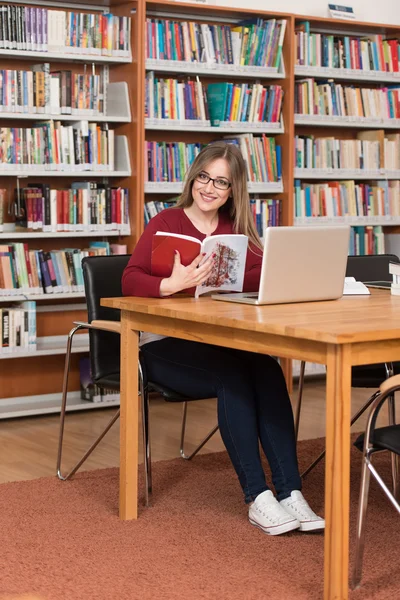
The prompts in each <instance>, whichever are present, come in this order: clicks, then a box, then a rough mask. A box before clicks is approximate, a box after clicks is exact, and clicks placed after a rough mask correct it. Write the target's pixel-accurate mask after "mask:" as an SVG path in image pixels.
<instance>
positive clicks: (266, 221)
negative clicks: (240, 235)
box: [144, 198, 282, 238]
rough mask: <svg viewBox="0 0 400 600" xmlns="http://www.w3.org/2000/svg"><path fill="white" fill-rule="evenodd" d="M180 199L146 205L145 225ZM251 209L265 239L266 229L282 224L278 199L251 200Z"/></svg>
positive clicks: (258, 229) (152, 202) (152, 201)
mask: <svg viewBox="0 0 400 600" xmlns="http://www.w3.org/2000/svg"><path fill="white" fill-rule="evenodd" d="M177 200H178V198H171V199H170V200H169V201H168V202H160V201H157V200H150V201H149V202H145V205H144V222H145V225H147V223H148V222H149V221H150V219H152V218H153V217H155V216H156V215H157V214H158V213H160V212H162V211H163V210H164V209H166V208H172V207H173V206H175V205H176V201H177ZM250 209H251V212H252V214H253V217H254V222H255V224H256V228H257V231H258V235H259V236H260V237H261V238H263V237H264V235H265V229H266V227H275V226H278V225H281V222H282V203H281V201H280V200H278V199H266V198H251V200H250Z"/></svg>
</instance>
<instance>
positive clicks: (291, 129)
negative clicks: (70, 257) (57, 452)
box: [0, 0, 400, 415]
mask: <svg viewBox="0 0 400 600" xmlns="http://www.w3.org/2000/svg"><path fill="white" fill-rule="evenodd" d="M50 4H51V6H52V7H53V8H54V10H56V9H57V6H59V7H60V8H62V9H63V10H64V8H63V5H62V3H61V2H59V3H58V2H51V3H49V6H50ZM75 4H76V6H77V7H79V4H78V3H75ZM73 5H74V2H72V3H71V6H73ZM30 6H31V5H30ZM32 6H35V5H32ZM43 6H44V5H43ZM85 6H86V8H85V9H80V8H77V10H79V11H81V10H82V12H86V13H90V12H96V11H97V12H101V11H103V10H104V9H108V10H110V11H111V12H112V13H113V14H115V15H119V16H121V17H123V16H125V17H130V18H131V30H130V36H131V55H130V56H101V55H96V56H94V55H88V54H79V53H69V54H67V53H61V52H54V51H52V52H47V53H43V52H35V51H32V50H30V51H23V50H13V51H11V50H6V49H1V48H0V57H2V59H3V63H4V68H9V69H25V70H28V69H30V68H31V65H32V64H34V63H42V62H51V67H52V69H53V66H54V69H55V70H61V69H62V68H66V65H67V66H68V69H71V70H72V71H73V72H74V73H78V74H82V73H83V72H84V65H85V64H86V63H87V64H90V65H92V63H93V64H95V65H96V67H95V68H96V73H97V72H100V70H104V72H105V73H106V86H107V93H106V96H107V99H108V101H107V104H106V108H105V111H104V114H100V115H98V114H97V115H96V114H88V113H87V112H86V113H80V114H79V112H78V113H75V114H57V113H54V112H52V111H48V112H46V113H40V114H34V115H33V114H23V113H18V114H15V113H13V112H10V111H6V110H3V111H2V112H1V111H0V121H1V124H0V126H3V127H9V126H10V123H14V122H15V123H17V124H18V126H19V127H26V126H27V124H28V123H29V122H37V123H40V122H46V121H49V120H54V121H59V122H61V123H62V124H63V125H65V126H68V124H71V123H74V122H75V121H79V120H80V119H84V120H86V121H88V122H89V123H100V124H101V123H108V124H109V125H110V127H111V128H112V129H113V131H114V132H115V151H116V154H115V165H114V170H113V171H112V172H110V171H104V170H103V171H101V170H99V171H93V172H91V173H88V172H87V171H86V172H85V171H76V170H75V171H74V172H73V173H72V172H66V171H62V170H61V171H55V170H51V171H50V170H40V169H38V170H37V171H36V172H35V173H34V174H33V173H29V174H27V173H21V172H20V171H19V170H18V169H13V168H12V167H9V169H10V170H9V171H8V172H7V173H5V172H4V173H3V174H0V176H1V182H0V184H1V187H6V188H10V189H11V188H13V187H15V184H16V179H17V178H18V179H19V181H20V183H21V185H25V183H24V182H26V181H27V180H26V178H25V176H26V175H29V177H31V179H32V180H35V179H36V178H37V177H40V178H41V179H43V180H44V181H48V182H53V183H52V185H54V186H55V187H59V186H60V187H61V186H67V185H69V182H70V181H72V180H82V181H83V180H84V179H85V178H88V177H90V180H97V181H105V182H111V184H112V185H113V182H115V185H118V186H123V187H126V188H128V189H129V194H130V205H129V221H130V228H129V230H128V229H127V230H125V231H123V232H117V231H105V230H104V231H62V232H61V231H60V232H40V233H39V232H26V233H21V232H20V231H13V230H12V229H8V230H5V231H4V232H3V233H0V241H1V242H3V241H8V242H13V241H14V242H19V241H24V242H26V243H29V245H30V247H31V246H32V248H39V247H41V248H43V249H45V250H50V249H61V248H64V247H65V246H67V245H70V246H74V247H80V248H82V247H85V246H87V245H88V244H89V242H90V240H93V239H98V240H108V239H109V238H112V239H113V240H114V241H117V242H119V243H123V244H126V245H127V249H128V252H130V251H131V250H132V249H133V247H134V245H135V244H136V242H137V240H138V238H139V237H140V235H141V233H142V232H143V229H144V224H145V220H144V208H145V206H147V205H149V204H150V203H151V204H155V203H167V202H169V201H172V200H173V199H174V197H176V196H177V195H178V194H179V193H180V191H181V189H182V182H181V181H174V180H170V181H152V180H151V179H149V177H148V176H147V177H146V176H144V173H145V168H146V160H145V149H146V144H148V143H150V142H151V143H159V144H161V143H167V144H172V143H176V144H179V143H181V144H185V145H188V144H206V143H209V142H210V141H213V140H216V139H220V138H221V137H224V136H226V135H234V136H237V135H245V134H252V135H253V137H254V138H257V137H260V136H261V135H262V134H264V135H266V136H268V137H269V138H273V139H274V140H275V143H276V144H277V145H279V146H280V147H281V149H282V155H281V178H280V179H279V181H251V182H250V183H249V191H250V194H251V197H252V198H254V197H257V195H259V196H260V197H261V198H277V199H278V200H279V201H280V203H281V224H283V225H289V226H292V225H294V226H298V225H307V226H310V227H312V226H314V225H317V224H319V223H324V224H329V225H335V224H338V223H342V222H345V223H349V224H351V225H354V226H360V227H361V226H371V227H381V228H382V231H383V233H384V239H385V243H386V250H387V251H395V252H396V253H399V250H398V249H396V244H395V240H396V239H397V236H396V235H395V234H398V233H400V214H399V215H397V214H394V213H390V214H384V215H380V214H372V215H368V216H366V215H363V216H356V215H351V216H350V215H349V216H338V217H335V216H321V217H312V216H307V215H303V216H299V215H296V212H295V209H296V202H295V181H299V182H300V183H301V184H303V183H304V184H307V183H309V184H312V185H314V184H315V185H318V184H319V183H323V182H326V183H329V182H330V183H335V181H338V180H340V181H354V184H355V185H359V186H362V185H369V184H371V185H372V184H373V182H376V186H377V187H379V186H380V185H386V183H387V185H393V186H396V182H397V181H399V180H400V170H399V169H394V170H388V169H384V168H379V169H375V170H370V171H369V172H364V171H363V172H361V171H360V170H354V169H352V170H346V169H345V170H341V171H340V172H336V171H335V172H333V171H331V172H330V171H329V170H327V169H322V170H315V169H302V170H301V171H300V170H298V169H297V168H296V170H295V157H294V153H293V148H294V144H295V136H313V137H314V138H315V139H319V138H327V137H333V138H336V139H339V140H353V139H355V138H356V137H357V134H358V133H359V132H363V131H364V132H365V133H367V132H368V130H371V131H377V132H379V131H380V130H383V131H384V132H385V134H396V132H397V131H400V112H399V113H398V114H397V112H396V111H395V113H394V114H392V115H391V116H389V115H388V114H386V113H385V111H383V112H382V111H381V112H379V116H377V115H376V114H374V112H373V110H372V109H371V107H373V102H374V101H375V100H371V101H370V100H368V101H367V103H366V104H365V106H367V105H368V102H371V105H370V108H369V111H367V112H366V113H365V114H364V113H362V114H361V113H360V111H359V109H358V108H357V107H356V108H355V109H354V111H353V112H352V111H350V112H349V113H348V114H347V113H346V112H345V113H344V114H340V115H339V114H334V112H333V111H332V110H331V112H330V114H315V113H314V111H313V112H311V113H310V111H303V112H299V111H298V110H297V108H298V98H297V93H298V92H297V89H298V86H299V83H300V82H301V81H303V80H308V81H309V82H310V81H311V80H312V82H313V83H308V84H307V85H308V86H309V89H311V88H313V89H314V85H316V86H317V87H318V86H319V85H321V82H324V81H326V80H327V79H332V80H333V81H334V82H335V84H336V82H337V84H338V85H339V84H340V85H341V86H342V88H341V90H339V91H337V93H338V94H339V93H340V94H345V93H347V91H346V90H347V88H350V87H351V88H354V89H355V90H356V93H360V94H361V93H363V94H367V96H366V98H367V99H368V98H375V94H377V93H378V90H379V93H380V94H382V93H384V92H382V91H381V90H382V88H384V87H387V86H393V85H396V84H399V85H400V72H385V71H382V70H376V71H373V70H371V69H370V70H369V71H368V72H363V71H362V70H361V69H359V68H357V69H355V68H348V67H346V68H337V67H333V66H326V65H325V66H323V65H313V64H296V61H297V40H296V30H298V29H299V27H300V26H301V24H302V23H304V22H305V21H307V22H308V23H309V27H310V32H311V33H321V34H323V35H326V34H333V33H334V34H335V35H337V36H346V35H349V36H352V37H354V38H359V39H360V38H363V39H364V38H371V39H372V36H375V35H381V36H382V37H389V38H391V39H392V38H398V37H399V33H400V27H396V26H392V25H387V26H385V25H379V26H378V25H376V24H374V23H362V22H345V21H342V20H335V19H323V18H316V17H312V16H311V17H307V16H303V15H302V16H301V17H300V16H299V15H295V14H288V13H279V12H272V11H259V10H250V9H249V10H247V9H246V8H232V7H224V6H215V5H206V6H201V5H198V4H191V3H187V2H175V1H173V0H158V1H157V0H150V1H148V0H136V1H133V0H132V1H131V0H128V1H123V2H119V1H117V0H115V1H114V0H110V2H107V1H105V2H104V3H102V2H100V0H99V4H98V5H96V3H95V0H93V2H90V10H89V8H87V7H88V4H86V5H85ZM257 18H261V19H264V20H266V21H267V20H271V19H276V20H285V21H286V30H285V35H284V40H283V46H282V60H281V62H280V64H279V66H278V67H270V66H268V67H258V66H254V65H247V66H246V65H232V64H217V63H212V64H206V63H202V62H192V61H188V60H186V61H183V60H169V59H163V60H160V59H157V58H148V57H147V55H146V27H147V19H158V20H159V21H160V22H162V21H165V20H169V21H176V22H192V23H195V24H197V25H198V26H199V27H200V28H201V25H209V26H220V25H224V26H229V27H230V28H234V27H236V26H237V25H238V23H239V22H241V21H243V20H246V19H257ZM102 72H103V71H102ZM149 73H154V75H155V77H157V78H159V79H162V78H169V79H174V80H176V81H177V82H182V81H188V80H190V81H200V82H201V84H202V86H204V88H207V87H208V85H209V84H215V83H224V82H231V83H232V84H233V85H237V86H241V85H246V84H247V85H248V86H251V85H253V84H254V83H257V84H260V85H262V86H264V87H268V86H274V85H275V86H281V88H282V90H283V102H282V107H281V117H280V118H279V120H278V121H277V122H274V123H272V122H257V121H256V122H246V121H229V120H227V121H223V122H222V123H221V124H220V125H219V126H214V125H211V122H210V120H209V119H204V118H203V119H201V118H197V119H188V118H180V119H172V118H169V119H167V118H157V117H148V116H146V108H145V105H146V90H147V88H146V77H148V75H149ZM314 82H315V83H314ZM357 90H364V91H360V92H357ZM385 93H386V92H385ZM394 93H395V92H393V94H394ZM396 93H397V92H396ZM381 108H382V107H381ZM397 109H399V110H400V104H399V106H397ZM147 166H148V165H147ZM28 181H29V178H28ZM360 189H361V188H360ZM374 193H375V191H374ZM396 193H397V192H396ZM399 199H400V196H399ZM68 238H70V243H69V244H67V240H68ZM49 296H52V297H51V298H50V297H49ZM82 298H83V295H82V294H81V293H78V292H70V293H68V294H65V293H64V294H51V295H50V294H43V295H42V296H37V295H36V296H33V295H32V299H36V300H37V306H38V309H39V308H40V311H39V312H38V313H37V327H38V339H42V340H44V339H50V338H52V339H53V338H59V336H65V334H66V333H67V332H68V331H69V329H70V328H71V323H72V321H73V320H84V319H85V309H84V305H82V304H79V305H77V304H76V303H77V302H79V301H81V300H82ZM25 299H26V296H25V295H23V296H22V295H15V296H13V297H7V298H4V297H2V298H0V307H1V306H4V305H5V303H7V302H11V301H19V300H25ZM54 303H57V304H54ZM48 306H49V307H51V308H50V309H49V310H47V307H48ZM54 306H60V307H62V309H63V310H62V311H60V310H55V309H54ZM69 307H72V308H69ZM84 347H85V345H84V343H82V346H80V348H82V349H79V350H78V351H77V353H76V354H75V355H74V357H73V361H72V363H73V365H72V372H71V377H70V389H71V391H74V390H77V389H78V386H77V382H78V367H77V360H76V359H77V357H78V356H79V354H80V353H83V352H84V351H83V348H84ZM57 352H58V351H57ZM57 352H54V353H51V354H50V353H48V354H46V355H43V354H40V355H39V354H35V353H33V354H32V355H30V356H28V357H20V358H18V359H14V360H7V361H3V362H1V361H0V379H1V381H2V389H1V392H0V396H1V399H0V412H1V411H2V408H1V407H3V408H4V411H3V413H2V414H3V415H4V414H6V415H10V414H14V413H13V412H12V404H13V403H14V405H15V411H16V413H18V410H19V409H18V406H23V407H24V408H23V409H22V410H21V411H19V413H18V414H40V411H43V412H46V411H47V412H54V411H57V406H58V404H57V403H59V400H60V396H59V392H60V388H61V379H62V366H63V357H62V354H58V353H57ZM44 360H46V369H45V371H43V367H42V364H43V363H44ZM39 361H40V362H39ZM5 365H7V368H6V367H5ZM284 369H285V372H286V375H287V376H289V375H290V365H288V364H287V363H284ZM21 370H23V372H24V374H25V377H24V378H23V379H21V378H20V377H19V376H18V374H19V373H20V372H21ZM308 371H309V373H310V375H313V374H316V373H318V369H316V368H315V367H314V366H310V367H308ZM294 372H295V373H296V371H294ZM38 373H41V377H38V375H37V374H38ZM3 383H4V385H3ZM71 399H72V400H71V402H72V404H71V406H70V409H71V410H79V409H82V408H85V407H87V408H96V407H97V405H94V406H88V404H90V403H87V402H79V401H78V400H77V398H75V399H74V395H72V396H71ZM8 405H9V406H8ZM109 405H110V404H108V403H107V406H109ZM7 406H8V408H7ZM10 407H11V408H10ZM27 407H28V408H27ZM74 407H75V408H74ZM26 411H28V412H26ZM31 411H33V412H31ZM34 411H38V412H34Z"/></svg>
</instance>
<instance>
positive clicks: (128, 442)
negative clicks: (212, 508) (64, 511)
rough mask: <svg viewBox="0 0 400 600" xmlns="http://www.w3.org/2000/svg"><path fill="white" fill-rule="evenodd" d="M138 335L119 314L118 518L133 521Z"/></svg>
mask: <svg viewBox="0 0 400 600" xmlns="http://www.w3.org/2000/svg"><path fill="white" fill-rule="evenodd" d="M138 353H139V333H138V332H137V331H135V330H133V329H132V325H131V320H130V314H129V312H127V311H122V312H121V400H120V405H121V418H120V466H119V486H120V487H119V516H120V518H121V519H123V520H128V519H137V512H138V445H139V395H138V390H139V385H138Z"/></svg>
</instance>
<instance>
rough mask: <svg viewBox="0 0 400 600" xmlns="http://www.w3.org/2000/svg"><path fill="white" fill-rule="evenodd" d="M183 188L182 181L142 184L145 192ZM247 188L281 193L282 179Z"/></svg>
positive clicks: (172, 190)
mask: <svg viewBox="0 0 400 600" xmlns="http://www.w3.org/2000/svg"><path fill="white" fill-rule="evenodd" d="M182 189H183V183H182V182H168V181H147V182H145V184H144V191H145V194H180V193H181V192H182ZM247 189H248V191H249V193H251V194H281V193H282V192H283V183H282V181H277V182H274V181H272V182H261V183H252V182H251V183H248V184H247Z"/></svg>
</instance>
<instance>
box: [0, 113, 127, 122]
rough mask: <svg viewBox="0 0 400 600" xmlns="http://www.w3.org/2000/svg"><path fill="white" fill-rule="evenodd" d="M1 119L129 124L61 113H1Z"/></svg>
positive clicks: (104, 118)
mask: <svg viewBox="0 0 400 600" xmlns="http://www.w3.org/2000/svg"><path fill="white" fill-rule="evenodd" d="M1 119H12V120H13V121H18V120H24V121H90V122H96V123H130V122H131V118H130V117H116V116H112V117H108V116H107V115H84V114H80V115H66V114H61V113H54V114H52V113H23V112H13V113H10V112H1V111H0V120H1Z"/></svg>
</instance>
